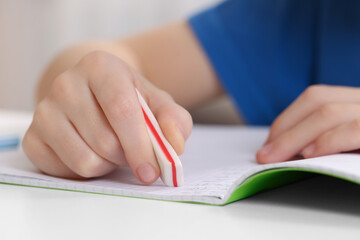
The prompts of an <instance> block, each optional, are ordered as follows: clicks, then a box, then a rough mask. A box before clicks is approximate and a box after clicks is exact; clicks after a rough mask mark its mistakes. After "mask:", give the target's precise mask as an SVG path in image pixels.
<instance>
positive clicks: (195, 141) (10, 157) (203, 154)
mask: <svg viewBox="0 0 360 240" xmlns="http://www.w3.org/2000/svg"><path fill="white" fill-rule="evenodd" d="M234 130H235V131H234ZM266 133H267V130H266V129H254V128H253V129H250V128H239V127H235V128H234V127H206V126H195V127H194V130H193V133H192V136H191V137H190V139H189V141H188V142H187V145H186V151H185V154H183V155H182V156H181V160H182V163H183V167H184V179H185V183H184V186H182V187H179V188H173V187H167V186H164V185H163V183H162V182H161V180H158V181H157V182H156V183H154V184H153V185H151V186H143V185H141V184H140V183H139V182H138V181H137V180H136V178H135V177H134V176H133V174H132V173H131V171H130V169H128V168H119V169H118V170H117V171H115V172H113V173H111V174H109V175H108V176H105V177H102V178H98V179H93V180H88V181H73V180H66V179H61V178H56V177H51V176H47V175H44V174H41V173H40V172H39V171H37V170H36V168H35V167H34V166H32V165H31V163H30V162H29V161H28V160H27V158H26V156H25V155H24V153H22V152H21V151H19V152H7V153H1V154H0V181H1V182H11V183H16V184H23V185H35V186H41V187H51V188H61V189H71V190H78V191H86V192H96V193H105V194H115V195H124V196H134V197H143V198H155V199H164V200H174V201H195V202H205V203H211V204H221V203H222V202H224V197H225V196H226V195H227V194H228V191H229V189H230V188H231V186H232V185H233V184H234V182H236V180H237V179H238V178H239V176H241V175H243V174H244V172H246V171H248V170H249V169H252V168H254V167H256V166H257V164H256V162H255V158H254V152H255V151H256V150H257V149H258V147H259V146H260V145H261V143H262V141H263V139H264V138H265V136H266Z"/></svg>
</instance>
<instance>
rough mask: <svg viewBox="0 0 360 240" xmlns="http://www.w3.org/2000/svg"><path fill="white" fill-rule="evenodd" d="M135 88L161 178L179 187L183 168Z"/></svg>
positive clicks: (169, 184)
mask: <svg viewBox="0 0 360 240" xmlns="http://www.w3.org/2000/svg"><path fill="white" fill-rule="evenodd" d="M135 90H136V93H137V95H138V98H139V101H140V104H141V108H142V111H143V114H144V118H145V122H146V128H147V131H148V133H149V137H150V140H151V143H152V145H153V149H154V152H155V155H156V158H157V162H158V164H159V166H160V170H161V180H162V181H163V183H164V184H166V185H168V186H173V187H179V186H181V185H182V184H183V181H184V180H183V168H182V165H181V162H180V159H179V157H178V155H177V154H176V152H175V150H174V149H173V147H172V146H171V145H170V143H169V142H168V141H167V140H166V138H165V136H164V134H163V133H162V131H161V128H160V126H159V124H158V122H157V121H156V118H155V116H154V114H153V113H152V112H151V110H150V108H149V106H148V105H147V103H146V101H145V99H144V98H143V97H142V96H141V94H140V92H139V91H138V90H137V89H135Z"/></svg>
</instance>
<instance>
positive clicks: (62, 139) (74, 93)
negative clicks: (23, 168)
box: [23, 52, 192, 184]
mask: <svg viewBox="0 0 360 240" xmlns="http://www.w3.org/2000/svg"><path fill="white" fill-rule="evenodd" d="M169 81H171V79H169ZM135 87H136V88H137V89H139V91H140V92H141V94H142V95H143V97H144V98H145V99H146V100H147V103H148V105H149V107H150V109H151V110H152V112H153V113H154V115H155V116H156V118H157V120H158V122H159V124H160V126H161V128H162V130H163V133H164V135H165V137H166V138H167V139H168V141H169V142H170V143H171V145H172V146H173V147H174V149H175V151H176V152H177V153H178V154H181V153H182V152H183V150H184V142H185V140H186V138H187V137H188V136H189V135H190V132H191V128H192V120H191V116H190V114H189V113H188V112H187V111H186V110H185V109H183V108H182V107H181V106H179V105H177V104H176V103H175V102H174V101H173V99H172V98H171V97H170V95H168V94H167V93H165V92H164V91H162V90H160V89H158V88H156V87H155V86H153V85H152V84H151V83H150V82H148V81H147V80H145V79H144V78H143V77H141V76H140V75H139V74H138V73H136V72H135V71H134V70H132V69H131V68H130V67H129V66H128V65H127V64H126V63H124V62H123V61H121V60H120V59H119V58H117V57H115V56H113V55H110V54H108V53H105V52H93V53H90V54H89V55H87V56H86V57H84V58H83V59H82V60H81V61H80V62H79V63H78V64H77V65H76V66H74V67H73V68H72V69H69V70H68V71H66V72H64V73H63V74H61V75H60V76H58V77H57V78H56V79H55V80H54V82H53V84H52V86H51V90H50V92H49V94H48V95H47V96H46V97H45V98H44V99H43V100H42V101H41V102H40V103H39V104H38V106H37V108H36V111H35V114H34V119H33V122H32V124H31V126H30V128H29V130H28V131H27V133H26V135H25V138H24V141H23V148H24V151H25V153H26V154H27V155H28V157H29V158H30V160H31V161H32V162H33V163H34V164H35V165H36V166H37V167H38V168H39V169H41V170H42V171H43V172H45V173H48V174H51V175H55V176H60V177H68V178H76V177H85V178H89V177H98V176H101V175H104V174H107V173H109V172H111V171H112V170H114V169H115V168H116V167H118V166H130V167H131V169H132V171H133V172H134V174H135V175H136V177H137V178H138V179H139V180H140V181H141V182H143V183H147V184H149V183H152V182H154V181H155V180H156V179H157V178H158V177H159V174H160V169H159V166H158V164H157V162H156V158H155V155H154V152H153V148H152V145H151V142H150V139H149V136H148V133H147V130H146V125H145V121H144V118H143V113H142V110H141V107H140V104H139V102H138V98H137V95H136V92H135Z"/></svg>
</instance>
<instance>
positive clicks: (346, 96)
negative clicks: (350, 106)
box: [266, 85, 360, 143]
mask: <svg viewBox="0 0 360 240" xmlns="http://www.w3.org/2000/svg"><path fill="white" fill-rule="evenodd" d="M351 102H354V103H355V102H360V94H359V90H357V89H354V88H352V87H339V86H336V87H335V86H325V85H314V86H311V87H309V88H308V89H306V91H304V92H303V93H302V94H301V95H300V96H299V97H298V98H297V99H296V100H295V101H294V102H293V103H292V104H291V105H290V106H289V107H288V108H287V109H286V110H285V111H284V112H283V113H281V114H280V115H279V117H278V118H276V119H275V121H274V122H273V124H272V126H271V129H270V134H269V137H268V139H267V141H266V143H268V142H271V141H273V140H274V139H275V138H277V137H278V136H280V135H281V134H283V133H284V132H285V131H287V130H289V129H290V128H292V127H294V126H295V125H297V124H298V123H299V122H301V121H302V120H304V119H305V118H306V117H307V116H309V115H310V114H311V113H312V112H314V111H315V110H316V109H319V108H320V107H321V106H323V105H326V104H329V103H351Z"/></svg>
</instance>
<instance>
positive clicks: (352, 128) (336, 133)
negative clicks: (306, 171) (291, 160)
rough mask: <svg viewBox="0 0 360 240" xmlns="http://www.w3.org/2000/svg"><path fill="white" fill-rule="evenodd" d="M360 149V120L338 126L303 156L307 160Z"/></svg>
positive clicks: (317, 141)
mask: <svg viewBox="0 0 360 240" xmlns="http://www.w3.org/2000/svg"><path fill="white" fill-rule="evenodd" d="M359 148H360V120H359V119H355V120H353V121H351V122H348V123H346V124H343V125H341V126H338V127H336V128H334V129H332V130H330V131H328V132H326V133H324V134H322V135H321V136H320V137H318V138H317V139H316V140H315V141H314V142H313V143H311V144H310V145H308V146H307V147H306V148H305V149H304V150H303V151H302V154H303V156H304V157H306V158H311V157H318V156H323V155H329V154H335V153H340V152H347V151H352V150H356V149H359Z"/></svg>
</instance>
